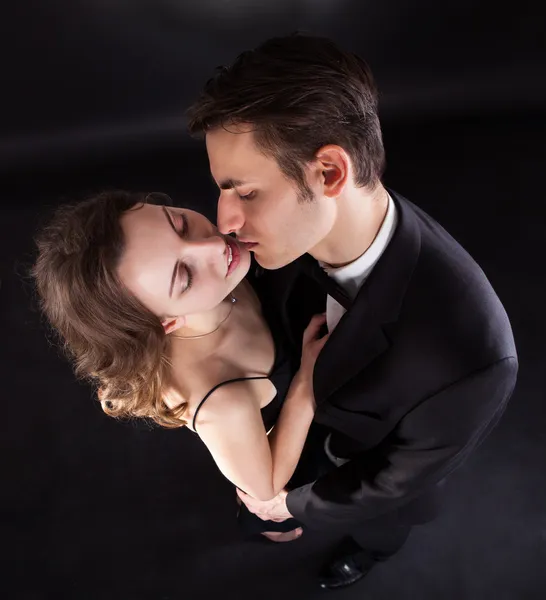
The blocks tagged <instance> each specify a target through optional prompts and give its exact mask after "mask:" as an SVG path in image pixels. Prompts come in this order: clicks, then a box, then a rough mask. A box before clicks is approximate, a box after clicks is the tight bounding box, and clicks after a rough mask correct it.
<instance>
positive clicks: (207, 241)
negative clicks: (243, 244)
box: [190, 232, 227, 262]
mask: <svg viewBox="0 0 546 600" xmlns="http://www.w3.org/2000/svg"><path fill="white" fill-rule="evenodd" d="M190 244H191V246H192V251H193V253H194V254H195V257H196V259H197V260H198V261H203V262H208V261H209V260H213V261H216V260H218V257H220V256H222V255H224V254H225V253H226V252H227V246H226V241H225V240H224V238H223V237H222V236H221V235H220V234H219V233H217V232H214V233H212V234H210V235H207V236H204V237H200V238H198V239H193V240H192V241H191V242H190Z"/></svg>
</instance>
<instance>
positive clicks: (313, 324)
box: [295, 313, 329, 399]
mask: <svg viewBox="0 0 546 600" xmlns="http://www.w3.org/2000/svg"><path fill="white" fill-rule="evenodd" d="M324 323H326V314H325V313H323V314H320V315H315V316H314V317H313V318H312V319H311V321H310V323H309V325H307V328H306V329H305V331H304V332H303V344H302V352H301V364H300V369H299V371H298V372H297V373H296V376H295V379H297V380H298V382H299V383H301V384H302V385H303V386H304V387H305V389H306V390H307V391H308V392H310V393H311V394H312V395H313V399H314V394H313V370H314V368H315V363H316V361H317V358H318V355H319V354H320V351H321V350H322V348H323V346H324V344H325V343H326V341H327V340H328V336H329V334H326V335H324V336H322V337H319V332H320V328H321V327H322V326H323V325H324Z"/></svg>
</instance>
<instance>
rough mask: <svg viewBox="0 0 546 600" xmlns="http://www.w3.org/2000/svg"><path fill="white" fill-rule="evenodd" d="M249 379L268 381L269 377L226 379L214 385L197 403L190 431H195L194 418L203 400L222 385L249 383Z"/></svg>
mask: <svg viewBox="0 0 546 600" xmlns="http://www.w3.org/2000/svg"><path fill="white" fill-rule="evenodd" d="M251 379H269V377H267V376H265V375H264V376H262V377H237V378H236V379H227V380H226V381H222V382H221V383H219V384H218V385H215V386H214V387H213V388H212V390H210V392H208V393H207V395H206V396H205V397H204V398H203V400H201V402H199V404H198V405H197V408H196V409H195V413H194V415H193V421H192V424H191V426H192V429H193V430H194V431H195V418H196V417H197V413H198V412H199V410H200V409H201V407H202V406H203V404H204V403H205V400H206V399H207V398H208V397H209V396H210V395H211V394H212V393H213V392H215V391H216V390H217V389H218V388H219V387H222V386H223V385H227V384H228V383H236V382H237V381H249V380H251Z"/></svg>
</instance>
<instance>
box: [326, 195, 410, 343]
mask: <svg viewBox="0 0 546 600" xmlns="http://www.w3.org/2000/svg"><path fill="white" fill-rule="evenodd" d="M388 198H389V203H388V206H387V214H386V215H385V218H384V219H383V223H382V225H381V228H380V229H379V231H378V232H377V235H376V236H375V239H374V241H373V242H372V244H371V246H370V247H369V248H368V249H367V250H366V252H364V254H362V256H359V257H358V258H357V259H356V260H354V261H353V262H352V263H349V264H348V265H345V266H343V267H339V268H337V269H334V268H332V267H327V266H325V265H323V264H321V267H322V268H323V269H324V271H325V272H326V273H327V274H328V275H329V276H330V277H333V278H334V279H335V280H336V281H337V283H338V284H339V285H340V286H341V287H342V288H343V289H344V290H345V292H346V293H347V294H348V296H349V298H350V300H351V301H353V300H354V299H355V298H356V295H357V294H358V290H359V289H360V288H361V286H362V284H363V283H364V282H365V281H366V279H367V278H368V276H369V275H370V273H371V272H372V270H373V268H374V267H375V265H376V263H377V261H378V260H379V259H380V257H381V255H382V254H383V252H384V251H385V248H386V247H387V246H388V244H389V242H390V241H391V238H392V236H393V233H394V230H395V229H396V223H397V222H398V215H397V211H396V206H395V204H394V201H393V199H392V198H391V197H390V195H389V196H388ZM344 314H345V309H344V308H343V306H341V304H339V302H337V301H336V300H334V299H333V298H332V297H331V296H328V297H327V299H326V324H327V325H328V331H330V332H332V331H333V330H334V328H335V327H336V325H337V324H338V323H339V321H340V320H341V317H342V316H343V315H344Z"/></svg>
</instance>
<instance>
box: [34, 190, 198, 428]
mask: <svg viewBox="0 0 546 600" xmlns="http://www.w3.org/2000/svg"><path fill="white" fill-rule="evenodd" d="M144 202H150V200H149V199H148V197H147V195H146V194H136V193H130V192H125V191H113V192H103V193H101V194H98V195H96V196H93V197H90V198H88V199H87V200H85V201H83V202H79V203H76V204H67V205H63V206H61V207H59V208H57V209H56V211H55V213H54V215H53V217H52V218H51V220H50V222H49V223H48V224H47V225H46V226H45V227H44V228H43V229H42V230H41V231H40V233H39V234H38V235H37V236H36V238H35V241H36V245H37V248H38V257H37V260H36V263H35V264H34V266H33V268H32V276H33V278H34V280H35V283H36V288H37V291H38V295H39V299H40V308H41V309H42V311H43V313H44V314H45V316H46V317H47V319H48V321H49V323H50V324H51V326H52V327H53V328H54V329H55V330H56V332H57V333H58V335H59V337H60V339H61V341H62V345H63V347H64V350H65V352H66V354H67V355H68V357H69V358H70V359H71V360H72V362H73V365H74V371H75V373H76V376H77V377H79V378H82V379H86V380H88V381H91V382H93V383H95V385H96V387H97V388H98V397H99V401H100V403H101V405H102V408H103V410H104V412H105V413H106V414H108V415H110V416H112V417H141V418H142V417H144V418H148V419H151V420H153V421H155V422H156V423H157V424H159V425H161V426H163V427H168V428H176V427H182V426H184V425H186V423H187V421H186V420H185V419H184V418H183V417H182V415H183V413H184V412H185V410H186V408H187V404H186V403H182V404H180V405H179V406H177V407H176V408H174V409H171V408H169V407H168V406H167V404H166V403H165V395H166V389H167V386H168V384H169V381H170V373H171V364H170V360H169V355H170V345H169V339H168V336H167V335H166V334H165V331H164V329H163V326H162V324H161V320H160V318H159V317H158V316H157V315H155V314H153V313H152V312H151V311H150V310H148V309H147V308H146V307H145V306H143V305H142V303H140V302H139V301H138V300H137V299H136V298H135V297H134V296H133V295H132V294H131V293H130V292H129V291H128V290H127V288H126V287H125V286H124V285H123V284H122V282H121V281H120V279H119V277H118V275H117V267H118V264H119V261H120V258H121V256H122V254H123V251H124V247H125V240H124V235H123V230H122V227H121V222H120V219H121V216H122V215H123V213H124V212H125V211H128V210H136V209H138V208H140V207H141V206H142V205H143V204H144Z"/></svg>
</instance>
